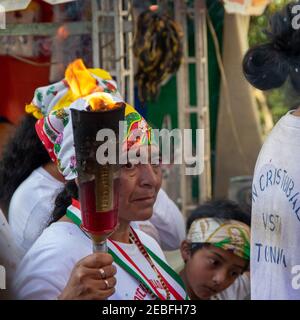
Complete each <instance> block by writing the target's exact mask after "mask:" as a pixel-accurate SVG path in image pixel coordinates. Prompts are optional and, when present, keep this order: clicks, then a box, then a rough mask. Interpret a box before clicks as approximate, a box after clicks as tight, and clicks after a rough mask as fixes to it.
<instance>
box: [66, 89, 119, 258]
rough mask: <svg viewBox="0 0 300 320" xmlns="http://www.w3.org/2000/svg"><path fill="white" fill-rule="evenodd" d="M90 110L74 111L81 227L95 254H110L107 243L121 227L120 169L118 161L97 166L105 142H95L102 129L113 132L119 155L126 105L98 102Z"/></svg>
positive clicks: (72, 111)
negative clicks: (121, 124) (121, 122)
mask: <svg viewBox="0 0 300 320" xmlns="http://www.w3.org/2000/svg"><path fill="white" fill-rule="evenodd" d="M104 96H105V94H104ZM91 107H92V108H89V109H90V110H93V111H80V110H74V109H72V110H71V113H72V125H73V134H74V146H75V153H76V163H77V170H78V186H79V200H80V207H81V215H82V225H81V227H82V229H83V230H84V231H86V232H87V233H88V234H89V235H90V237H91V239H92V240H93V252H107V243H106V239H107V238H108V237H109V236H110V235H111V234H112V233H113V232H114V230H115V228H116V226H117V223H118V209H119V206H118V201H119V175H120V167H119V164H118V160H117V163H116V164H111V163H105V164H99V163H98V162H97V159H96V153H97V149H98V148H99V146H100V145H101V144H102V143H104V142H103V141H102V142H99V141H96V136H97V133H98V131H99V130H101V129H111V130H112V131H113V132H114V133H115V136H116V149H115V151H116V154H117V155H118V150H119V147H118V141H119V139H118V137H119V121H123V120H124V113H125V104H124V103H121V102H118V103H116V102H114V101H112V100H111V101H107V100H106V101H105V100H101V99H100V100H99V99H98V100H97V102H96V103H95V101H94V103H91ZM116 159H119V157H118V156H117V157H116Z"/></svg>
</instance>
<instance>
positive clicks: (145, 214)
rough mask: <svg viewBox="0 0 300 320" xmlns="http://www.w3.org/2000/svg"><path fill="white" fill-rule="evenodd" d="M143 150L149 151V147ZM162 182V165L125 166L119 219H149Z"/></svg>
mask: <svg viewBox="0 0 300 320" xmlns="http://www.w3.org/2000/svg"><path fill="white" fill-rule="evenodd" d="M141 148H147V149H148V147H147V146H145V147H141ZM149 150H150V147H149ZM148 153H149V162H150V152H148ZM161 180H162V176H161V167H160V164H151V163H148V164H136V165H134V164H130V163H129V164H127V165H124V166H123V167H122V169H121V176H120V198H119V208H120V209H119V218H121V219H123V220H126V221H143V220H147V219H149V218H150V217H151V216H152V212H153V205H154V202H155V200H156V196H157V193H158V191H159V189H160V186H161Z"/></svg>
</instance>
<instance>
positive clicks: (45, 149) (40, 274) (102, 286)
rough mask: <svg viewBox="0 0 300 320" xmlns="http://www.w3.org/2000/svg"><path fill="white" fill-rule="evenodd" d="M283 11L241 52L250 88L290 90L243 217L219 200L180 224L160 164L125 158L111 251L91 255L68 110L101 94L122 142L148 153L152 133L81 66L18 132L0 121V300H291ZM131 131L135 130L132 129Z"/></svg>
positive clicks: (288, 43) (288, 26)
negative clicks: (177, 262)
mask: <svg viewBox="0 0 300 320" xmlns="http://www.w3.org/2000/svg"><path fill="white" fill-rule="evenodd" d="M292 6H293V5H291V4H290V5H287V6H286V7H285V8H284V10H283V11H281V12H279V13H276V14H275V15H274V16H273V17H272V18H271V23H270V30H269V32H268V36H269V40H268V42H266V43H265V44H263V45H260V46H257V47H254V48H251V49H249V50H248V51H247V53H246V54H245V57H244V61H243V64H242V67H243V71H244V74H245V78H246V79H247V80H248V82H249V83H250V84H251V85H253V86H254V87H256V88H258V89H260V90H269V89H273V88H278V87H281V86H287V87H288V88H289V90H290V91H289V92H290V97H291V98H293V102H292V103H291V111H289V112H288V114H287V115H285V116H284V117H283V118H282V119H280V121H279V122H278V123H277V124H276V126H275V127H274V129H273V130H272V132H271V134H270V135H269V137H268V138H267V140H266V141H265V143H264V145H263V147H262V149H261V152H260V154H259V155H258V160H257V163H256V167H255V170H254V176H253V190H252V212H251V216H250V215H249V214H247V213H246V212H244V211H243V209H242V208H241V207H240V206H239V205H238V204H237V203H234V202H232V201H229V200H226V199H223V200H212V201H208V202H206V203H201V204H199V206H198V208H197V209H195V210H194V211H193V212H191V214H190V215H189V216H188V218H187V220H186V221H185V219H184V218H183V215H182V213H181V212H180V210H179V208H178V207H177V206H176V204H175V203H174V202H173V201H172V199H170V198H169V197H168V195H167V193H166V192H165V191H164V190H163V189H162V188H161V182H162V172H161V165H160V163H156V164H153V163H151V162H150V161H148V162H147V163H131V162H130V161H129V162H127V163H126V164H123V165H121V167H120V181H119V188H120V196H119V202H118V206H119V210H118V225H117V227H116V228H115V230H114V232H113V233H112V234H110V236H109V237H108V240H107V246H108V251H107V252H93V243H92V239H91V237H90V236H89V234H88V233H87V232H85V230H84V229H83V228H82V227H81V222H82V216H81V211H80V205H79V204H80V197H79V188H80V186H79V183H78V165H77V163H76V161H74V159H75V158H76V155H75V148H74V133H73V128H72V121H71V111H70V110H79V111H85V112H90V113H91V114H94V115H95V112H96V111H93V110H92V109H91V108H90V101H91V99H96V100H97V99H98V98H99V95H98V93H99V92H105V93H106V95H107V97H109V99H111V101H114V102H120V101H121V102H122V103H123V104H124V105H125V121H126V123H127V126H128V128H129V129H128V130H129V132H127V134H126V135H125V140H124V141H123V142H124V146H126V148H128V146H129V145H130V147H131V148H134V150H135V151H136V152H139V153H142V152H143V153H145V154H147V155H148V157H149V158H150V155H151V154H152V153H151V152H152V151H153V150H155V149H156V148H158V145H157V144H156V142H155V139H142V138H141V136H142V135H144V136H147V137H151V134H152V133H151V127H150V126H149V125H148V124H147V122H146V120H145V119H144V118H143V117H142V116H141V115H139V113H138V112H137V111H136V110H135V108H134V107H133V106H130V105H128V104H127V103H126V102H125V101H124V100H123V98H122V97H121V95H120V93H119V92H118V89H117V84H116V83H115V81H114V80H113V79H112V77H111V75H110V74H109V73H108V72H107V71H104V70H102V69H87V68H86V67H85V66H84V65H83V63H82V61H80V60H76V61H75V62H73V63H71V64H70V65H69V66H68V67H67V70H66V73H65V78H64V79H63V80H61V81H59V82H57V83H54V84H50V85H48V86H45V87H41V88H38V89H36V91H35V94H34V98H33V100H32V103H31V104H29V105H27V106H26V112H27V114H26V115H25V116H24V119H23V121H22V122H21V123H20V125H19V126H18V127H17V128H14V126H13V125H12V124H10V123H9V121H6V120H3V121H2V119H1V122H0V132H1V143H4V142H5V141H6V143H5V146H3V147H2V146H1V147H0V159H1V161H0V208H1V211H0V245H1V250H0V265H3V266H5V268H6V270H7V274H8V290H7V291H5V292H4V291H1V290H0V294H2V295H3V294H5V296H4V298H12V299H46V300H56V299H58V300H69V299H83V300H84V299H95V300H103V299H112V300H153V299H157V300H185V299H192V300H207V299H220V300H244V299H299V298H300V294H299V292H298V290H299V288H298V287H299V285H298V282H297V270H298V269H297V268H295V266H299V265H300V261H299V260H300V258H299V254H298V253H297V240H298V238H299V236H298V235H299V234H300V233H298V231H300V230H298V229H299V228H300V226H299V223H300V214H299V211H300V199H299V195H300V191H299V188H300V186H299V183H298V181H297V176H298V166H297V164H298V163H297V160H298V156H299V154H300V150H299V147H300V143H299V141H300V139H299V140H298V137H299V135H300V107H298V105H299V101H300V99H298V97H300V95H299V91H300V62H299V61H298V60H299V54H300V49H299V46H298V44H300V31H299V30H295V29H293V27H292V19H293V17H294V14H293V13H292ZM78 64H79V65H80V68H79V69H77V68H76V66H78ZM70 75H71V76H70ZM83 75H84V80H85V81H81V79H82V77H83ZM297 92H298V93H297ZM93 112H94V113H93ZM94 115H93V116H94ZM133 124H134V125H133ZM133 128H135V130H136V128H137V129H138V130H140V132H139V133H140V135H133V134H131V133H132V132H131V130H133ZM2 131H3V132H5V134H4V133H3V134H2ZM129 137H130V138H131V140H130V141H129ZM132 137H134V141H133V140H132ZM299 138H300V137H299ZM128 142H130V143H128ZM297 150H299V153H298V152H297ZM298 191H299V192H298ZM298 199H299V201H298ZM251 222H252V223H251ZM250 225H251V229H250ZM250 235H251V236H250ZM167 250H178V254H180V255H181V258H182V265H181V266H180V268H179V269H180V270H174V267H172V265H170V264H169V262H168V261H167V259H166V257H165V254H164V251H167ZM295 279H296V280H295Z"/></svg>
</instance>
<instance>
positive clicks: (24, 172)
mask: <svg viewBox="0 0 300 320" xmlns="http://www.w3.org/2000/svg"><path fill="white" fill-rule="evenodd" d="M35 123H36V119H35V118H34V117H33V116H32V115H25V116H24V118H23V120H22V122H21V123H20V125H19V126H18V127H17V129H16V132H15V134H14V135H13V137H12V138H11V140H10V141H9V142H8V143H7V145H6V147H5V149H4V150H3V155H2V159H1V161H0V206H1V208H2V210H3V211H4V212H5V213H7V211H8V207H9V203H10V200H11V198H12V196H13V193H14V192H15V190H16V189H17V188H18V186H19V185H20V184H21V183H22V182H23V181H24V180H25V179H26V178H27V177H28V176H29V175H30V174H31V173H32V171H33V170H35V169H37V168H38V167H40V166H42V165H44V164H46V163H48V162H50V161H51V160H50V158H49V155H48V153H47V151H46V149H45V148H44V146H43V144H42V143H41V141H40V139H39V138H38V136H37V134H36V131H35Z"/></svg>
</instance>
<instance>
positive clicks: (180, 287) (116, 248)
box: [66, 199, 188, 300]
mask: <svg viewBox="0 0 300 320" xmlns="http://www.w3.org/2000/svg"><path fill="white" fill-rule="evenodd" d="M66 215H67V217H68V218H69V219H71V220H72V221H73V222H74V223H75V224H77V225H78V226H80V225H81V211H80V203H79V201H77V200H75V199H73V200H72V205H70V206H69V207H68V208H67V213H66ZM131 232H132V233H133V235H134V237H135V238H136V239H137V241H139V242H140V244H141V245H143V246H144V248H145V250H146V252H147V253H148V255H149V256H150V258H151V259H152V262H153V263H154V264H155V266H156V269H157V271H158V272H159V275H160V277H161V278H162V280H163V281H164V283H165V284H166V286H167V287H168V289H169V291H170V297H171V299H172V300H187V299H188V296H187V294H186V292H185V289H184V284H183V281H182V280H181V278H180V276H179V275H178V274H177V273H176V272H175V271H174V270H173V269H172V268H171V267H170V266H169V265H168V264H166V263H165V262H164V261H163V260H162V259H160V258H159V257H158V256H157V255H156V254H155V253H154V252H153V251H151V250H150V249H149V248H148V247H146V246H145V245H144V244H142V243H141V241H140V239H139V237H138V235H137V234H136V232H135V231H134V230H133V229H132V228H131ZM107 244H108V248H109V249H108V252H109V253H110V254H111V255H112V257H113V259H114V261H115V263H117V264H118V265H119V266H120V267H121V268H123V269H124V270H125V271H126V272H128V273H129V274H130V275H131V276H133V277H134V278H135V279H137V280H138V281H139V282H140V283H142V284H143V285H144V286H145V287H146V288H147V289H148V290H149V291H151V292H152V293H153V294H154V295H155V296H156V297H157V298H158V299H159V300H166V298H165V297H164V296H163V295H162V294H161V293H160V292H159V291H158V290H157V288H156V287H155V286H154V285H153V283H152V282H151V281H150V279H149V278H148V277H147V276H146V275H145V274H144V272H143V270H141V269H140V268H139V266H138V264H137V263H136V262H135V261H133V260H132V259H131V257H130V256H129V255H128V254H127V253H126V252H125V251H124V250H123V249H122V248H121V246H120V245H119V243H118V242H116V241H113V240H109V239H108V240H107ZM166 279H168V280H166Z"/></svg>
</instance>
